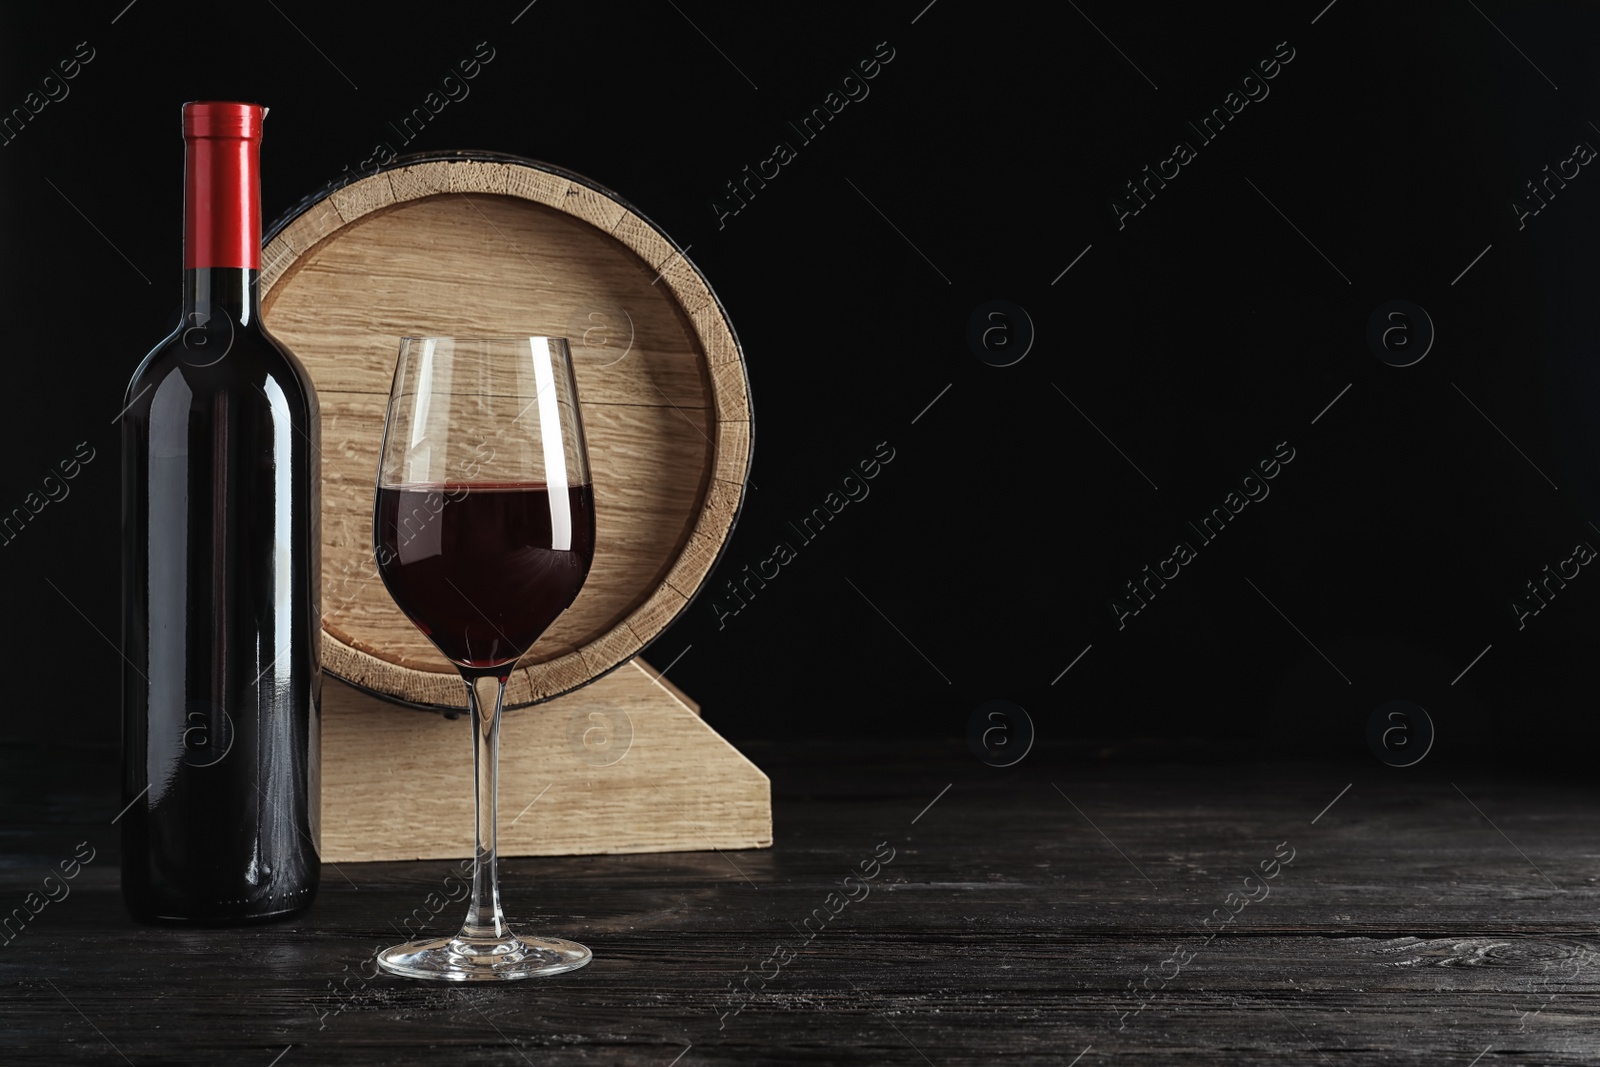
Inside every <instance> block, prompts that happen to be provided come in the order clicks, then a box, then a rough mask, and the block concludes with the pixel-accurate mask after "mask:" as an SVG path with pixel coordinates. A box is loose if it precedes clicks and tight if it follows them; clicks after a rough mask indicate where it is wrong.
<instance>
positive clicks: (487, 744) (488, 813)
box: [461, 675, 508, 940]
mask: <svg viewBox="0 0 1600 1067" xmlns="http://www.w3.org/2000/svg"><path fill="white" fill-rule="evenodd" d="M505 691H506V680H505V679H504V678H495V677H493V676H491V675H485V676H483V677H481V678H472V679H468V680H467V700H468V702H469V703H470V704H471V707H472V777H473V781H474V783H475V785H476V787H477V792H476V797H475V804H474V806H475V809H476V813H475V818H474V834H473V838H474V842H475V852H474V859H475V863H474V864H473V870H472V903H471V905H470V906H469V907H468V908H467V921H466V922H465V923H463V924H462V926H461V936H462V937H466V938H492V939H495V940H500V939H503V938H505V937H507V936H508V931H507V930H506V923H505V919H504V917H503V916H502V915H501V914H500V881H499V873H498V871H497V870H496V862H495V800H496V797H497V795H498V784H499V783H498V779H499V775H500V705H501V702H502V700H503V699H504V698H505Z"/></svg>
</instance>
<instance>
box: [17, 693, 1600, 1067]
mask: <svg viewBox="0 0 1600 1067" xmlns="http://www.w3.org/2000/svg"><path fill="white" fill-rule="evenodd" d="M532 713H533V714H538V712H537V711H534V712H532ZM419 714H420V713H419ZM518 714H521V713H518ZM751 750H752V752H753V753H754V754H755V756H756V758H757V759H758V760H759V761H760V762H761V763H762V764H763V765H764V766H766V767H767V768H768V769H769V770H770V771H771V772H772V775H773V782H774V791H775V794H776V797H777V803H776V808H775V816H776V821H775V824H776V828H777V834H776V840H775V844H774V847H773V848H772V849H770V850H764V851H731V850H726V849H725V850H723V851H722V852H721V853H719V852H716V851H712V850H710V849H705V850H703V851H700V852H686V853H654V854H644V855H626V856H623V855H609V856H606V855H595V856H574V857H529V858H524V859H511V860H508V861H506V862H505V863H504V864H503V866H502V895H503V897H504V900H505V906H506V908H507V910H508V912H509V913H510V916H511V919H512V920H513V922H517V923H523V924H527V925H529V926H531V927H532V928H534V929H537V930H540V931H544V932H548V933H553V934H557V935H564V936H568V937H573V938H576V939H578V940H580V941H582V942H584V943H585V944H587V945H589V946H590V947H591V948H592V949H593V951H594V953H595V960H594V962H593V963H592V964H591V965H589V966H588V967H586V968H584V969H583V970H581V971H576V972H573V973H572V974H569V975H563V976H558V977H557V978H554V979H549V980H540V981H537V982H529V983H514V984H512V985H511V986H509V987H505V988H472V989H459V988H448V987H441V986H439V985H432V984H424V983H417V982H408V981H404V980H400V979H393V978H388V977H375V978H369V977H367V975H370V974H371V973H372V972H371V970H370V967H367V966H365V962H366V961H367V960H369V959H370V957H371V955H372V953H373V952H374V951H375V950H376V949H378V948H381V947H384V946H387V945H389V944H392V943H394V942H396V941H399V940H401V938H402V931H408V932H409V931H416V930H418V929H426V930H428V931H429V932H438V933H440V934H443V933H447V932H449V931H451V930H453V929H454V928H455V924H456V923H458V922H459V920H460V918H461V912H462V910H463V906H462V905H461V904H459V903H457V902H454V901H451V902H449V903H447V904H445V905H443V906H440V907H434V906H433V905H430V904H429V903H428V902H429V894H439V893H443V892H444V891H445V890H446V888H447V885H448V883H447V882H446V877H447V875H448V874H449V873H450V871H451V870H452V868H454V867H455V863H454V862H453V861H429V862H419V863H384V864H360V863H344V864H339V865H337V867H334V866H332V865H330V866H328V867H325V868H324V872H323V879H322V886H321V891H320V895H319V898H318V901H317V903H316V904H315V906H314V907H313V909H312V910H311V911H310V912H309V913H308V914H307V915H306V916H304V917H303V918H301V919H298V920H295V921H292V922H288V923H280V924H274V925H270V926H263V927H256V928H245V929H230V930H172V929H157V928H150V927H141V926H136V925H134V924H132V923H131V922H129V921H128V920H127V919H126V918H125V917H124V915H123V913H122V909H121V904H120V902H119V900H118V897H117V871H116V863H115V843H114V842H115V828H114V827H112V826H110V825H109V823H110V819H111V818H112V817H113V816H114V815H115V814H116V811H117V809H118V807H119V806H120V803H119V798H118V796H117V793H116V784H115V783H116V773H115V763H114V757H113V754H111V753H95V752H88V753H74V754H73V755H74V756H75V757H76V758H75V760H74V762H73V764H72V765H71V770H72V773H70V774H68V773H63V770H64V768H65V767H66V764H65V763H64V762H58V763H55V764H52V763H51V762H50V759H49V757H50V756H51V755H54V756H56V757H58V759H59V758H62V757H64V756H65V753H62V752H59V751H57V752H54V753H46V752H35V751H12V752H0V812H3V816H0V817H3V818H4V819H5V821H6V823H5V826H4V832H5V835H6V839H7V842H8V846H7V849H6V852H5V854H4V856H3V857H0V905H3V906H4V909H7V910H8V909H10V908H11V907H13V906H16V905H19V904H20V902H21V901H22V900H23V898H24V894H25V893H27V892H30V891H33V890H35V889H37V888H38V886H39V884H40V879H41V877H42V872H43V869H44V868H45V867H48V866H52V865H54V864H55V863H56V862H57V861H58V860H60V859H62V858H64V857H67V856H70V855H71V854H72V850H73V848H74V846H75V844H76V842H78V841H81V840H89V841H91V842H92V843H93V844H94V845H95V846H96V847H97V848H98V849H99V854H98V858H97V859H96V860H95V861H94V862H93V863H91V864H89V865H88V866H87V867H86V868H84V870H83V872H82V873H81V874H80V875H79V877H78V878H77V879H76V880H75V881H74V882H73V883H72V885H73V888H72V891H71V896H70V897H68V898H66V899H64V900H61V901H59V902H52V903H50V904H49V905H48V906H46V907H45V908H44V910H43V911H42V912H41V913H40V914H38V915H37V916H35V917H34V918H33V919H32V920H31V921H29V922H28V923H27V924H26V926H25V928H24V929H22V931H21V933H20V934H18V935H17V936H16V937H15V939H14V940H12V941H11V942H10V943H9V944H7V945H5V947H4V949H3V951H0V982H3V983H4V988H5V990H6V995H5V996H4V997H3V998H0V1062H4V1063H6V1064H8V1065H13V1064H14V1065H20V1067H31V1065H34V1064H51V1065H58V1064H80V1063H81V1064H90V1063H94V1064H101V1063H121V1062H123V1060H122V1059H121V1058H120V1057H119V1055H118V1050H120V1052H121V1053H122V1054H123V1055H125V1056H126V1057H127V1060H128V1061H130V1062H132V1063H135V1064H145V1063H162V1064H182V1065H188V1064H206V1065H210V1064H217V1063H247V1064H248V1063H254V1064H260V1065H262V1067H266V1065H268V1064H270V1063H271V1062H272V1060H273V1057H275V1056H278V1055H279V1054H280V1053H284V1050H285V1049H286V1048H287V1049H288V1051H287V1053H284V1055H283V1058H282V1059H281V1060H280V1061H279V1063H278V1067H291V1065H293V1064H341V1065H348V1067H374V1065H380V1064H383V1065H387V1064H394V1063H406V1064H414V1065H419V1067H425V1065H431V1064H452V1065H458V1064H497V1065H508V1067H509V1065H519V1067H525V1065H526V1064H527V1063H530V1062H532V1063H537V1064H540V1065H541V1067H565V1065H578V1064H595V1063H604V1064H625V1065H634V1064H638V1065H643V1067H667V1065H669V1064H671V1063H672V1062H673V1060H674V1058H675V1057H677V1056H679V1055H680V1054H683V1058H682V1059H681V1060H679V1061H678V1067H689V1065H691V1064H729V1065H732V1064H751V1063H775V1064H791V1063H799V1064H817V1065H835V1064H872V1065H875V1067H878V1065H883V1064H906V1065H912V1064H926V1063H930V1062H931V1063H933V1064H937V1065H938V1067H968V1065H992V1064H995V1063H1017V1064H1027V1065H1046V1064H1049V1065H1056V1067H1061V1065H1066V1064H1070V1063H1071V1062H1072V1061H1073V1059H1074V1057H1076V1056H1078V1055H1079V1054H1080V1053H1083V1052H1084V1050H1085V1049H1086V1048H1089V1049H1090V1050H1089V1051H1088V1052H1087V1053H1086V1054H1084V1055H1083V1058H1082V1059H1081V1060H1079V1061H1078V1067H1097V1065H1105V1064H1109V1065H1114V1067H1123V1065H1126V1067H1149V1065H1151V1064H1163V1065H1165V1064H1185V1065H1189V1064H1192V1065H1198V1067H1234V1065H1241V1064H1243V1065H1251V1067H1254V1065H1268V1064H1271V1065H1274V1067H1278V1065H1282V1064H1286V1063H1292V1064H1327V1063H1334V1064H1341V1065H1346V1064H1348V1065H1356V1067H1376V1065H1398V1064H1405V1065H1418V1067H1422V1065H1427V1067H1437V1065H1439V1064H1453V1065H1459V1067H1467V1065H1468V1064H1472V1063H1473V1061H1474V1058H1475V1057H1480V1055H1481V1058H1479V1059H1478V1060H1477V1065H1476V1067H1493V1065H1497V1064H1498V1065H1502V1067H1503V1065H1506V1064H1542V1065H1544V1064H1556V1065H1562V1067H1576V1065H1580V1064H1585V1065H1587V1064H1593V1063H1594V1062H1595V1061H1596V1059H1597V1058H1600V1057H1597V1051H1600V936H1597V934H1596V914H1597V913H1600V884H1597V879H1600V846H1597V844H1596V835H1595V831H1594V827H1595V826H1596V825H1600V791H1597V790H1596V788H1595V787H1594V786H1593V785H1592V784H1589V783H1582V782H1577V783H1563V782H1558V781H1553V780H1551V779H1549V778H1548V777H1531V776H1529V777H1508V776H1505V775H1501V774H1497V773H1495V772H1493V771H1492V770H1485V769H1478V768H1468V767H1454V768H1450V769H1449V771H1448V773H1439V774H1433V773H1431V772H1430V771H1429V770H1428V768H1427V765H1426V764H1424V765H1423V766H1422V767H1419V768H1417V770H1418V771H1420V772H1422V773H1410V772H1406V773H1400V772H1396V771H1395V770H1393V769H1392V768H1388V767H1383V766H1380V765H1378V764H1377V763H1376V761H1369V762H1368V763H1366V764H1364V765H1355V766H1352V765H1336V764H1307V765H1294V764H1280V765H1273V764H1270V763H1268V764H1259V763H1221V764H1212V765H1203V764H1193V763H1168V764H1158V765H1145V766H1131V767H1130V766H1126V765H1117V764H1107V763H1105V762H1103V761H1097V760H1095V759H1094V758H1092V756H1089V755H1088V753H1082V754H1075V758H1071V759H1057V760H1056V762H1055V763H1054V765H1051V760H1052V759H1055V758H1056V757H1055V756H1053V754H1052V753H1051V751H1050V750H1048V749H1044V748H1041V749H1038V750H1036V751H1035V752H1034V753H1032V754H1031V755H1030V756H1029V757H1028V758H1027V759H1026V760H1025V761H1024V762H1023V763H1022V764H1020V765H1018V766H1017V767H1014V768H1011V769H1008V770H1004V771H1001V770H995V769H993V768H989V767H985V766H982V765H980V764H978V763H976V761H974V760H972V759H971V758H970V757H966V756H963V755H957V756H956V757H955V758H949V757H945V756H941V755H940V754H939V753H937V752H932V751H928V750H925V749H924V750H911V751H908V750H906V749H905V748H904V747H894V748H888V747H879V748H868V747H866V746H864V745H861V744H835V745H795V744H786V745H768V746H752V748H751ZM1084 756H1088V758H1083V757H1084ZM1352 782H1353V785H1352V788H1351V789H1350V790H1349V791H1348V792H1347V793H1345V795H1344V796H1343V797H1342V798H1341V799H1339V800H1338V801H1337V803H1335V804H1334V805H1333V806H1332V808H1331V809H1330V810H1328V811H1326V813H1324V814H1320V816H1319V813H1320V812H1322V811H1323V809H1324V808H1325V807H1326V806H1327V805H1328V804H1329V802H1330V801H1332V800H1333V799H1334V797H1335V796H1336V795H1337V794H1339V793H1340V791H1341V790H1342V789H1343V788H1344V786H1345V785H1346V784H1347V783H1352ZM1452 783H1454V784H1452ZM947 785H949V786H950V788H949V790H948V791H945V787H946V786H947ZM1457 785H1459V786H1460V787H1461V790H1462V791H1464V792H1465V793H1466V794H1467V796H1469V797H1470V798H1471V799H1470V802H1469V801H1468V800H1467V799H1465V798H1464V797H1463V795H1462V792H1461V791H1458V790H1457V789H1456V788H1455V786H1457ZM941 792H943V795H942V796H940V794H941ZM553 795H554V790H553V789H552V791H551V793H550V794H547V796H546V798H545V799H550V797H552V796H553ZM935 797H938V799H937V801H936V802H935V803H933V804H932V806H931V807H930V806H929V802H930V801H934V799H935ZM1068 798H1070V799H1068ZM543 803H544V800H541V801H540V802H539V804H536V805H535V806H534V808H533V809H532V810H531V811H530V813H529V815H528V816H527V817H528V818H531V817H532V816H533V813H535V812H538V811H539V809H540V806H542V805H543ZM1474 806H1476V809H1477V810H1475V807H1474ZM507 807H508V808H509V807H510V803H509V801H508V802H507ZM1313 819H1316V820H1317V821H1315V822H1313ZM1491 819H1492V820H1493V824H1492V825H1491V823H1490V822H1489V821H1488V820H1491ZM913 820H915V821H914V822H913ZM519 825H520V824H519ZM1496 828H1498V830H1497V829H1496ZM1501 831H1503V833H1504V836H1502V833H1501ZM1507 838H1509V839H1510V840H1509V841H1508V840H1507ZM1285 840H1287V841H1289V842H1290V843H1291V844H1292V845H1293V846H1295V847H1296V850H1297V851H1296V856H1295V859H1294V862H1293V863H1292V864H1291V865H1289V866H1288V868H1287V869H1286V870H1284V871H1283V873H1282V874H1281V876H1280V877H1279V878H1277V879H1276V880H1275V881H1274V882H1273V889H1272V892H1271V895H1270V896H1268V897H1267V898H1266V899H1264V900H1262V901H1260V902H1259V903H1256V904H1252V905H1249V906H1248V907H1246V908H1245V909H1244V910H1243V912H1242V913H1240V915H1239V917H1238V920H1237V922H1235V923H1234V924H1233V925H1232V926H1231V927H1229V928H1228V929H1227V930H1226V931H1225V932H1224V933H1223V934H1222V935H1220V936H1218V937H1217V938H1215V939H1214V940H1212V941H1210V942H1209V943H1206V942H1204V939H1203V936H1202V935H1201V934H1199V933H1197V932H1196V930H1195V928H1194V926H1195V924H1197V923H1199V922H1200V920H1201V919H1202V918H1203V917H1204V916H1205V915H1206V914H1208V912H1209V911H1210V910H1211V909H1213V908H1216V907H1220V906H1223V901H1224V899H1225V896H1226V894H1227V892H1229V890H1230V889H1231V888H1232V886H1234V885H1235V884H1236V883H1238V881H1239V880H1240V877H1241V875H1242V871H1243V870H1244V869H1245V868H1247V867H1252V866H1254V865H1255V864H1256V862H1257V861H1258V860H1259V859H1260V858H1261V857H1262V856H1263V855H1270V854H1271V853H1272V851H1273V849H1274V847H1275V846H1276V845H1277V844H1278V843H1279V842H1282V841H1285ZM1511 842H1514V843H1515V844H1512V843H1511ZM880 843H886V844H887V845H888V846H889V847H890V848H893V849H894V850H895V851H894V858H893V860H892V861H891V862H888V863H887V864H884V865H883V866H882V869H881V872H880V873H879V875H878V876H877V877H876V878H875V879H874V880H873V881H872V883H871V891H870V893H869V894H868V895H866V896H865V898H864V899H859V900H856V901H854V902H852V903H850V904H848V905H847V906H844V907H842V909H840V910H838V911H837V912H836V913H835V914H833V916H832V917H831V918H830V919H829V920H828V922H827V923H826V925H825V926H823V927H822V928H821V929H820V932H816V933H815V936H814V937H811V938H809V939H808V938H807V937H806V933H805V929H815V921H814V920H813V925H812V927H809V928H802V923H803V922H804V921H805V920H806V919H808V918H811V917H813V915H814V913H815V911H816V910H817V909H819V908H824V909H826V908H828V907H829V904H828V894H830V893H833V892H836V891H837V890H839V889H840V887H841V884H842V880H843V878H844V876H845V875H846V873H847V872H848V871H850V870H851V869H857V868H858V865H859V864H860V862H861V861H862V860H864V859H867V858H869V857H871V856H873V855H874V853H875V852H876V850H877V849H878V848H879V845H880ZM1519 850H1520V852H1519ZM1530 860H1531V861H1532V862H1531V863H1530ZM1533 864H1537V867H1538V870H1535V868H1534V866H1533ZM1539 871H1542V872H1543V875H1544V876H1548V878H1549V879H1550V883H1553V886H1552V884H1549V883H1546V882H1545V881H1544V878H1543V877H1541V874H1540V873H1539ZM1141 872H1142V873H1141ZM1146 877H1148V878H1149V881H1146ZM419 924H425V925H421V926H419ZM797 929H798V932H797ZM779 944H783V945H785V946H786V947H788V948H789V949H791V950H792V951H793V953H794V956H793V958H792V959H791V960H789V961H788V962H787V963H785V964H784V965H783V966H782V967H781V968H779V969H778V971H777V973H776V975H773V973H772V967H773V965H767V966H764V961H766V960H768V959H770V958H771V956H772V953H773V951H774V949H775V947H776V946H777V945H779ZM1179 945H1182V946H1185V947H1187V948H1188V949H1189V950H1191V951H1193V952H1194V955H1193V958H1192V960H1190V962H1189V963H1188V964H1187V965H1185V966H1184V967H1183V968H1182V970H1181V973H1179V974H1178V975H1177V976H1176V978H1174V979H1173V980H1172V981H1170V982H1169V983H1168V984H1166V985H1165V986H1164V987H1159V988H1158V981H1155V980H1153V981H1152V982H1151V983H1150V984H1151V987H1152V989H1151V992H1149V993H1147V994H1145V995H1144V997H1145V998H1147V999H1148V1003H1147V1004H1146V1006H1145V1007H1144V1008H1143V1009H1142V1010H1141V1011H1139V1012H1138V1013H1137V1014H1136V1015H1134V1014H1126V1015H1125V1013H1130V1012H1132V1011H1133V1009H1134V1008H1135V1006H1136V1005H1137V1004H1138V1003H1139V1001H1140V999H1141V998H1140V997H1138V996H1136V994H1135V993H1134V991H1133V987H1134V986H1135V985H1136V984H1137V983H1139V982H1140V980H1141V978H1142V977H1143V976H1144V975H1146V974H1155V973H1160V972H1163V968H1162V961H1163V960H1165V959H1168V958H1169V957H1170V955H1171V953H1172V951H1173V949H1174V947H1175V946H1179ZM1164 973H1166V974H1169V975H1170V974H1171V973H1172V970H1171V968H1166V969H1165V970H1164ZM762 975H765V976H766V977H765V978H761V977H757V978H753V979H751V981H750V990H751V993H750V996H749V998H748V1001H747V1002H746V1003H744V1004H743V1007H742V1010H739V1011H738V1012H737V1013H732V1014H726V1015H724V1013H727V1012H728V1011H729V988H730V985H731V984H732V983H734V982H742V981H743V980H745V979H746V978H750V976H762ZM80 1011H81V1013H82V1014H80ZM691 1045H692V1046H693V1047H692V1049H690V1050H689V1051H688V1052H687V1053H685V1051H684V1050H685V1049H686V1048H687V1047H689V1046H691ZM1091 1046H1092V1048H1091Z"/></svg>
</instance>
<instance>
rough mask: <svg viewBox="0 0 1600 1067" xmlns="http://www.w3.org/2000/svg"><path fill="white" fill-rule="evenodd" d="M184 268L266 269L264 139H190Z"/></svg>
mask: <svg viewBox="0 0 1600 1067" xmlns="http://www.w3.org/2000/svg"><path fill="white" fill-rule="evenodd" d="M183 171H184V173H183V189H184V195H183V266H184V268H185V269H186V270H204V269H206V268H213V269H215V268H234V269H247V270H252V271H253V270H256V269H258V268H260V266H261V139H260V137H259V136H229V135H226V134H223V135H210V136H207V135H202V134H199V133H190V134H186V135H185V137H184V154H183Z"/></svg>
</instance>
